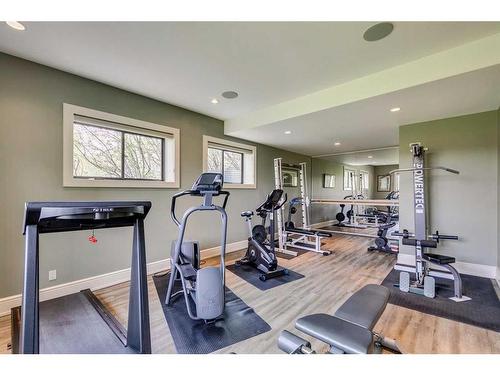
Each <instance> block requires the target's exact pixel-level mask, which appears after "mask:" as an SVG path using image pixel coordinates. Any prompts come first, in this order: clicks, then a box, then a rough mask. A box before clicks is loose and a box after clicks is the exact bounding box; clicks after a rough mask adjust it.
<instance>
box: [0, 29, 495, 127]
mask: <svg viewBox="0 0 500 375" xmlns="http://www.w3.org/2000/svg"><path fill="white" fill-rule="evenodd" d="M373 24H374V23H373V22H296V23H292V22H268V23H265V22H260V23H257V22H240V23H236V22H205V23H203V22H135V23H134V22H27V23H26V26H27V30H26V31H24V32H17V31H14V30H12V29H11V28H9V27H8V26H7V25H5V24H1V25H0V51H3V52H6V53H9V54H13V55H15V56H19V57H23V58H26V59H28V60H32V61H36V62H39V63H42V64H45V65H48V66H52V67H55V68H58V69H61V70H64V71H68V72H71V73H75V74H78V75H81V76H83V77H87V78H91V79H94V80H96V81H100V82H104V83H107V84H110V85H113V86H116V87H119V88H123V89H126V90H129V91H132V92H136V93H139V94H143V95H145V96H148V97H152V98H155V99H159V100H162V101H165V102H167V103H172V104H176V105H179V106H181V107H185V108H189V109H192V110H194V111H198V112H200V113H204V114H208V115H210V116H213V117H216V118H219V119H224V120H225V119H229V118H233V117H235V116H238V115H241V114H243V113H247V112H250V111H253V110H256V109H258V108H262V107H266V106H269V105H271V104H275V103H279V102H282V101H285V100H288V99H292V98H296V97H299V96H302V95H305V94H308V93H310V92H313V91H317V90H320V89H323V88H326V87H329V86H332V85H335V84H339V83H342V82H346V81H349V80H352V79H354V78H357V77H360V76H363V75H367V74H370V73H373V72H377V71H380V70H382V69H386V68H388V67H391V66H395V65H399V64H402V63H405V62H408V61H411V60H415V59H417V58H419V57H422V56H427V55H430V54H433V53H436V52H438V51H441V50H445V49H448V48H451V47H454V46H457V45H460V44H463V43H466V42H468V41H471V40H475V39H478V38H481V37H484V36H487V35H491V34H494V33H498V32H500V23H487V22H473V23H467V24H466V26H465V25H464V23H457V22H396V23H395V29H394V32H393V33H392V34H391V35H390V36H389V37H388V38H387V39H385V40H383V41H380V42H375V43H367V42H365V41H364V40H363V38H362V35H363V32H364V31H365V30H366V29H367V28H368V27H369V26H371V25H373ZM225 90H235V91H237V92H239V93H240V97H239V98H238V99H236V100H232V101H230V100H221V102H220V103H219V104H217V105H213V104H211V103H210V99H211V98H213V97H219V98H220V94H221V93H222V92H223V91H225Z"/></svg>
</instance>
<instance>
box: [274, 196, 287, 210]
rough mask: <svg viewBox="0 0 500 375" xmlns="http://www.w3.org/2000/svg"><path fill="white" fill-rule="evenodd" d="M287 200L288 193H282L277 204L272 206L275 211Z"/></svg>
mask: <svg viewBox="0 0 500 375" xmlns="http://www.w3.org/2000/svg"><path fill="white" fill-rule="evenodd" d="M287 200H288V195H287V194H286V193H285V194H284V195H283V197H282V198H281V199H280V200H279V202H278V204H277V205H276V207H275V208H274V211H277V210H279V209H280V208H281V207H283V205H284V204H285V203H286V201H287Z"/></svg>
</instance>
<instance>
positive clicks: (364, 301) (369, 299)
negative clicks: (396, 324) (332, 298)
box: [334, 284, 391, 331]
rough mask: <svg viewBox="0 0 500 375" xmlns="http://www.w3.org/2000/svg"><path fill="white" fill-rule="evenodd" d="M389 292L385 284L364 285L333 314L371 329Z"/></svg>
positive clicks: (381, 310) (387, 298)
mask: <svg viewBox="0 0 500 375" xmlns="http://www.w3.org/2000/svg"><path fill="white" fill-rule="evenodd" d="M390 294H391V292H390V291H389V289H387V288H386V287H385V286H382V285H375V284H369V285H365V286H364V287H363V288H361V289H360V290H358V291H357V292H356V293H354V294H353V295H352V296H351V297H350V298H349V299H348V300H347V301H345V302H344V304H343V305H342V306H340V307H339V308H338V310H337V311H336V312H335V314H334V316H336V317H337V318H340V319H343V320H347V321H348V322H351V323H353V324H357V325H358V326H360V327H363V328H366V329H368V330H370V331H371V330H373V327H374V326H375V324H377V321H378V320H379V318H380V316H381V315H382V313H383V312H384V310H385V307H386V305H387V301H389V295H390Z"/></svg>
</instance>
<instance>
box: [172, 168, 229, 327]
mask: <svg viewBox="0 0 500 375" xmlns="http://www.w3.org/2000/svg"><path fill="white" fill-rule="evenodd" d="M223 181H224V179H223V176H222V174H220V173H202V174H201V175H200V176H199V177H198V179H197V180H196V182H195V183H194V185H193V187H192V188H191V189H190V190H184V191H182V192H180V193H177V194H175V195H174V196H173V197H172V205H171V207H170V216H171V217H172V220H173V221H174V222H175V224H177V226H178V227H179V237H178V239H177V241H173V242H172V248H171V253H170V281H169V283H168V289H167V296H166V299H165V304H166V305H170V304H171V303H172V299H173V298H174V297H176V296H177V295H180V294H181V293H182V294H184V299H185V301H186V307H187V312H188V315H189V317H190V318H191V319H193V320H202V319H203V320H205V322H209V321H213V320H215V319H216V318H218V317H219V316H221V315H222V313H223V312H224V304H225V301H224V294H225V290H224V289H225V279H224V276H225V275H224V270H225V257H226V235H227V214H226V211H225V208H226V204H227V199H228V198H229V192H227V191H223V190H221V189H222V186H223ZM184 195H190V196H192V197H202V198H203V203H202V204H201V205H200V206H196V207H191V208H189V209H188V210H187V211H186V212H185V213H184V215H183V217H182V220H180V221H179V219H178V218H177V216H176V215H175V204H176V200H177V198H179V197H182V196H184ZM219 195H224V196H225V197H224V202H223V204H222V206H217V205H216V204H214V203H213V202H212V198H213V197H216V196H219ZM196 211H217V212H219V214H220V216H221V220H222V230H221V251H220V266H218V267H205V268H200V246H199V244H198V242H196V241H184V233H185V231H186V224H187V221H188V218H189V216H191V214H192V213H193V212H196ZM176 281H180V282H181V284H182V290H180V291H178V292H176V293H174V294H173V293H172V291H173V286H174V283H175V282H176ZM193 303H194V307H195V310H193V307H192V304H193Z"/></svg>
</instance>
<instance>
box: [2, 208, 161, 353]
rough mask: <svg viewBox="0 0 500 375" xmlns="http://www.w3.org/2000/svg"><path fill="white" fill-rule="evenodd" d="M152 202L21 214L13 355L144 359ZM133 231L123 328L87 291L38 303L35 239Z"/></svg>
mask: <svg viewBox="0 0 500 375" xmlns="http://www.w3.org/2000/svg"><path fill="white" fill-rule="evenodd" d="M150 208H151V202H147V201H139V202H128V201H122V202H115V201H113V202H29V203H26V206H25V211H24V230H23V234H24V236H25V267H24V288H23V298H22V306H21V307H16V308H13V309H12V315H11V328H12V350H13V352H14V353H22V354H38V353H64V354H75V353H82V354H100V353H102V354H112V353H117V354H149V353H151V334H150V325H149V305H148V287H147V273H146V251H145V241H144V218H145V217H146V215H147V214H148V212H149V210H150ZM128 226H132V227H133V231H134V232H133V233H134V235H133V246H132V264H131V275H130V295H129V310H128V329H127V330H125V328H124V327H123V326H122V325H121V324H120V323H119V322H118V320H116V318H115V317H114V316H113V315H112V313H111V312H109V311H108V310H107V309H106V308H105V307H104V305H103V304H102V303H101V302H100V301H99V299H98V298H97V297H96V296H95V295H94V294H93V293H92V291H90V289H86V290H82V291H81V292H79V293H74V294H70V295H67V296H63V297H59V298H55V299H52V300H48V301H44V302H41V303H40V302H39V234H42V233H57V232H68V231H79V230H94V229H106V228H117V227H128Z"/></svg>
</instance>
